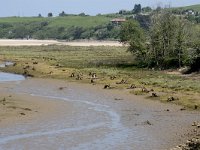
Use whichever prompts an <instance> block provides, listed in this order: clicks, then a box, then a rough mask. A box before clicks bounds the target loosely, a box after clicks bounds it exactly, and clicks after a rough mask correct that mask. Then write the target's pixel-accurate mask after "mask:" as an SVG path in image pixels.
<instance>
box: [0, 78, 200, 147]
mask: <svg viewBox="0 0 200 150" xmlns="http://www.w3.org/2000/svg"><path fill="white" fill-rule="evenodd" d="M60 87H62V88H60ZM0 93H5V95H4V96H5V97H6V96H7V97H9V95H12V98H13V99H12V101H17V102H16V104H17V106H21V107H23V108H30V109H31V110H33V111H31V112H26V111H25V110H23V112H24V113H27V114H26V115H19V113H20V112H21V111H22V110H13V112H14V113H13V114H12V113H11V115H10V116H7V117H6V118H7V119H0V120H1V122H0V133H1V134H0V149H30V150H31V149H33V150H34V149H48V150H49V149H50V150H51V149H52V150H53V149H63V150H64V149H70V150H71V149H72V150H74V149H75V150H80V149H81V150H88V149H89V150H94V149H98V150H102V149H109V150H110V149H111V150H112V149H113V150H114V149H123V150H124V149H126V150H129V149H130V150H132V149H137V150H149V149H152V150H165V149H170V148H172V147H175V146H176V145H178V144H181V143H184V142H185V141H186V140H187V139H188V136H189V135H188V134H189V133H191V131H192V130H193V129H194V128H193V127H192V126H191V124H192V123H193V122H194V121H198V120H200V114H199V112H195V111H180V108H181V107H180V106H176V105H171V104H163V103H160V102H158V101H153V100H147V99H144V98H143V97H139V96H134V95H130V94H128V91H126V90H125V91H122V90H104V89H103V88H102V86H100V85H90V84H77V83H70V82H65V81H60V80H45V79H28V80H25V81H21V82H9V83H3V84H2V83H1V84H0ZM1 107H4V106H1ZM167 109H169V111H166V110H167ZM15 111H16V113H15ZM4 118H5V116H4ZM9 120H10V121H9Z"/></svg>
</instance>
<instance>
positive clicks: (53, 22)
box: [0, 16, 110, 28]
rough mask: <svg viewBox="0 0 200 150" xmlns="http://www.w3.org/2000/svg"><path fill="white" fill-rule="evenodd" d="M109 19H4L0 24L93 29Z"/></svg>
mask: <svg viewBox="0 0 200 150" xmlns="http://www.w3.org/2000/svg"><path fill="white" fill-rule="evenodd" d="M109 21H110V18H108V17H104V16H65V17H48V18H43V17H6V18H0V24H17V23H18V24H19V23H23V24H31V23H39V22H48V26H49V27H55V26H56V27H71V26H77V27H88V28H89V27H95V26H98V25H103V24H107V23H108V22H109Z"/></svg>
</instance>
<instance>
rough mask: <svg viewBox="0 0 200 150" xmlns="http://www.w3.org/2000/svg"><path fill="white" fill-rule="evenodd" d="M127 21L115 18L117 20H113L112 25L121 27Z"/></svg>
mask: <svg viewBox="0 0 200 150" xmlns="http://www.w3.org/2000/svg"><path fill="white" fill-rule="evenodd" d="M125 21H126V19H124V18H115V19H112V20H111V22H112V24H114V25H120V24H122V23H123V22H125Z"/></svg>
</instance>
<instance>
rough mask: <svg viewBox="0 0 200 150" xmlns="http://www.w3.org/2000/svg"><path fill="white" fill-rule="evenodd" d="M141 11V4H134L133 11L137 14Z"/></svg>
mask: <svg viewBox="0 0 200 150" xmlns="http://www.w3.org/2000/svg"><path fill="white" fill-rule="evenodd" d="M141 11H142V6H141V4H135V6H134V9H133V13H134V14H138V13H141Z"/></svg>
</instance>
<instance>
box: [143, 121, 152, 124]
mask: <svg viewBox="0 0 200 150" xmlns="http://www.w3.org/2000/svg"><path fill="white" fill-rule="evenodd" d="M144 124H145V125H152V123H151V122H150V121H149V120H147V121H145V122H144Z"/></svg>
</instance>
